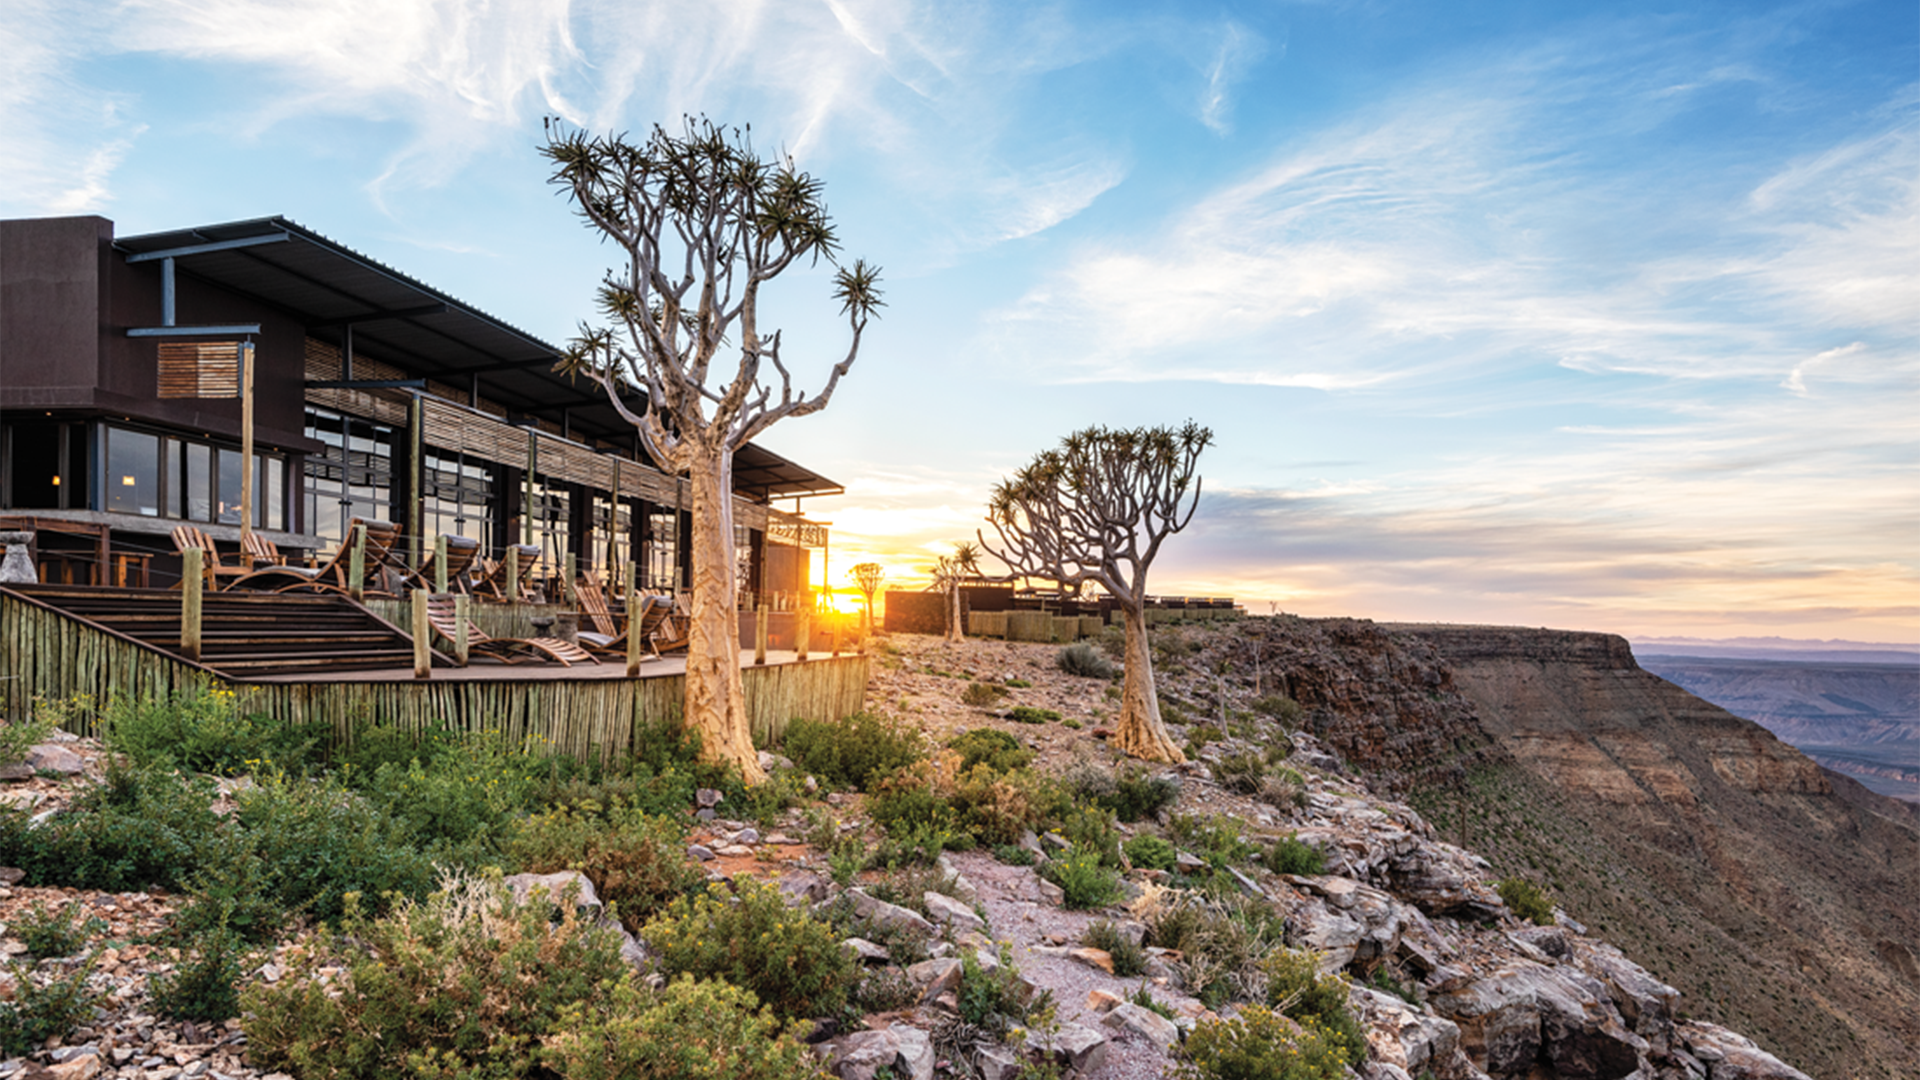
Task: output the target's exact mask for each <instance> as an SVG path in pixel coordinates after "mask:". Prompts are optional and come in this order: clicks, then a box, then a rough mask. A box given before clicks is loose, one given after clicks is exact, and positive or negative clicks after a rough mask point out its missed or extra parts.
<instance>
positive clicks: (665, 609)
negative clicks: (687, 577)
mask: <svg viewBox="0 0 1920 1080" xmlns="http://www.w3.org/2000/svg"><path fill="white" fill-rule="evenodd" d="M638 608H639V610H638V611H637V612H635V611H628V612H627V625H626V626H625V627H624V628H622V629H621V631H620V632H619V633H618V634H602V633H598V632H596V631H592V630H582V631H580V633H579V634H578V635H576V636H578V637H579V638H580V645H581V647H582V648H585V649H586V650H587V651H588V652H590V653H593V654H594V655H595V656H605V657H608V658H610V659H612V658H620V657H624V656H626V655H627V637H628V635H629V634H639V635H640V645H641V647H642V648H644V649H645V650H646V652H647V655H648V656H653V657H658V656H659V655H660V650H659V649H657V648H655V647H654V643H653V642H654V636H655V635H656V634H658V633H659V632H660V628H661V627H662V626H665V625H666V622H667V617H668V616H670V615H672V614H673V600H672V598H670V597H665V596H652V595H643V596H641V597H640V598H639V603H638ZM636 616H637V617H638V619H639V622H638V623H637V624H636V623H635V621H634V620H635V618H636ZM609 621H611V620H609Z"/></svg>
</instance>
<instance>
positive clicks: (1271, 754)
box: [1266, 733, 1293, 765]
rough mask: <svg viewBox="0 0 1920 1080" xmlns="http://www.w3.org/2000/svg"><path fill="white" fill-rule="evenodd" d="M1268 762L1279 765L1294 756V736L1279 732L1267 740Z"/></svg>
mask: <svg viewBox="0 0 1920 1080" xmlns="http://www.w3.org/2000/svg"><path fill="white" fill-rule="evenodd" d="M1266 754H1267V764H1269V765H1278V764H1280V763H1281V762H1283V761H1285V760H1287V759H1288V758H1290V757H1292V756H1293V736H1291V735H1287V734H1284V733H1282V734H1279V735H1275V736H1273V738H1271V739H1269V740H1268V741H1267V750H1266Z"/></svg>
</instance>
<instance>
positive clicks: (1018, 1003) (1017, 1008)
mask: <svg viewBox="0 0 1920 1080" xmlns="http://www.w3.org/2000/svg"><path fill="white" fill-rule="evenodd" d="M998 959H999V963H998V964H995V965H993V966H991V967H990V966H988V965H985V964H982V963H981V962H980V959H979V956H978V955H977V951H976V950H974V949H962V950H960V989H959V991H958V993H957V994H956V996H957V997H958V998H959V1001H960V1019H961V1020H962V1021H964V1022H965V1023H968V1024H972V1025H974V1026H975V1027H980V1028H984V1029H986V1030H987V1031H988V1032H990V1033H992V1034H994V1035H996V1036H1000V1035H1004V1034H1005V1033H1006V1032H1007V1031H1008V1030H1010V1029H1012V1028H1014V1027H1018V1026H1019V1025H1021V1024H1023V1023H1025V1022H1026V1021H1027V1018H1028V1017H1030V1016H1033V1015H1035V1014H1036V1013H1039V1012H1042V1011H1044V1010H1046V1009H1049V1008H1051V1007H1052V1003H1053V995H1052V992H1051V991H1043V992H1042V993H1041V994H1040V995H1039V996H1038V997H1035V998H1031V999H1029V998H1028V997H1027V996H1026V994H1027V993H1028V991H1027V990H1026V988H1025V986H1024V985H1023V984H1022V982H1021V980H1020V973H1019V971H1018V969H1016V968H1015V967H1014V966H1013V947H1012V946H1011V945H1006V944H1002V945H1001V946H1000V953H999V957H998Z"/></svg>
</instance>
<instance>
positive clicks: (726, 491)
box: [686, 449, 766, 784]
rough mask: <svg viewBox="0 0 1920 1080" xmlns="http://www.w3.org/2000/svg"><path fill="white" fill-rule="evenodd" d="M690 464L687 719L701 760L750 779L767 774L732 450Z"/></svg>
mask: <svg viewBox="0 0 1920 1080" xmlns="http://www.w3.org/2000/svg"><path fill="white" fill-rule="evenodd" d="M717 456H718V459H719V460H717V461H708V462H705V463H702V464H699V465H696V466H695V467H694V468H691V469H689V470H688V471H687V480H688V482H689V486H690V487H691V488H692V493H693V559H692V561H693V592H692V595H691V597H690V601H691V605H692V619H693V625H692V627H691V630H690V632H689V634H688V642H687V698H686V701H687V705H686V710H687V711H686V715H687V722H688V723H690V724H691V725H692V726H693V729H694V730H695V731H697V732H699V733H700V756H701V758H702V759H703V760H706V761H711V762H715V763H718V764H722V765H734V766H737V767H738V768H739V769H740V774H741V776H742V778H744V779H745V780H746V782H747V783H749V784H757V783H759V782H760V781H762V780H764V779H766V773H764V772H762V771H761V769H760V760H759V754H758V753H757V752H756V751H755V750H754V747H753V727H752V724H751V723H750V721H749V720H748V717H747V695H746V688H745V687H744V685H743V684H742V682H741V679H740V660H739V656H740V614H739V602H738V595H739V594H738V586H737V583H736V581H735V578H734V575H735V573H736V569H735V566H734V550H733V455H732V453H731V452H730V451H727V450H725V449H722V450H720V451H719V452H718V455H717Z"/></svg>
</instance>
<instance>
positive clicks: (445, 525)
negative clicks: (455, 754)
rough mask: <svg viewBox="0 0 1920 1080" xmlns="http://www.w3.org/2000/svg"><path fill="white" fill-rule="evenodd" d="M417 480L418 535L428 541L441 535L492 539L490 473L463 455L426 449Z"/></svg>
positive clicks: (481, 540) (484, 541) (491, 482)
mask: <svg viewBox="0 0 1920 1080" xmlns="http://www.w3.org/2000/svg"><path fill="white" fill-rule="evenodd" d="M422 471H423V475H422V477H421V500H420V533H421V536H422V538H423V540H431V539H432V538H433V537H435V536H438V535H440V534H442V533H444V534H446V535H448V536H464V537H467V538H468V539H471V540H475V541H478V542H479V543H480V545H481V547H482V549H484V548H485V547H486V546H487V545H488V543H490V538H491V536H492V529H491V523H492V504H493V473H492V471H491V470H490V469H488V468H487V467H486V465H485V464H484V463H482V462H475V461H471V460H469V459H468V458H467V457H466V456H465V455H464V454H449V453H446V452H444V451H439V450H428V451H427V453H426V461H425V463H424V468H423V470H422Z"/></svg>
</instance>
